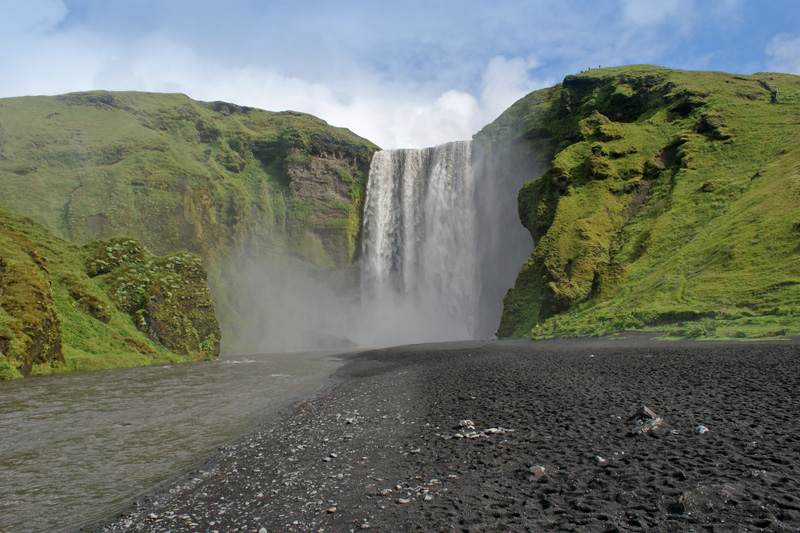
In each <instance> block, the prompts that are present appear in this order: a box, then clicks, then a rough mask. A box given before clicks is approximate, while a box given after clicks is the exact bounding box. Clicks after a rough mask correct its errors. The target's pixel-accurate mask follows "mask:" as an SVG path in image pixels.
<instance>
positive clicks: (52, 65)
mask: <svg viewBox="0 0 800 533" xmlns="http://www.w3.org/2000/svg"><path fill="white" fill-rule="evenodd" d="M0 49H2V50H3V53H2V54H0V97H8V96H22V95H33V94H61V93H65V92H70V91H82V90H90V89H106V90H140V91H157V92H181V93H185V94H187V95H189V96H191V97H192V98H195V99H198V100H225V101H231V102H235V103H238V104H242V105H249V106H254V107H260V108H263V109H269V110H275V111H279V110H284V109H293V110H296V111H304V112H308V113H312V114H314V115H317V116H319V117H321V118H323V119H325V120H327V121H328V122H329V123H331V124H334V125H336V126H344V127H348V128H350V129H351V130H353V131H354V132H356V133H358V134H359V135H362V136H364V137H367V138H368V139H370V140H372V141H374V142H376V143H377V144H378V145H380V146H382V147H385V148H398V147H419V146H429V145H433V144H437V143H441V142H445V141H449V140H456V139H466V138H469V137H470V136H471V135H472V134H473V133H475V132H476V131H477V130H478V129H480V128H481V127H482V126H484V125H485V124H487V123H489V122H491V121H492V120H493V119H494V118H496V117H497V115H499V114H500V113H501V112H502V111H503V110H504V109H506V108H507V107H508V106H509V105H511V104H512V103H513V102H514V101H516V100H517V99H518V98H520V97H522V96H524V95H525V94H526V93H528V92H530V91H532V90H535V89H539V88H542V87H547V86H550V85H553V84H555V83H558V82H559V81H561V79H563V77H564V76H566V75H567V74H572V73H576V72H579V71H581V70H585V69H586V68H588V67H597V66H617V65H625V64H635V63H650V64H655V65H661V66H666V67H671V68H681V69H691V70H721V71H727V72H736V73H743V74H750V73H754V72H763V71H779V72H791V73H795V74H800V1H798V0H770V1H768V2H765V1H762V0H717V1H715V0H660V1H651V0H593V1H586V0H560V1H536V0H529V1H520V0H517V1H509V0H492V1H484V2H479V1H472V0H460V1H449V0H447V1H436V0H426V1H417V0H404V1H402V2H396V1H380V0H372V1H369V2H367V1H361V0H350V1H348V0H340V1H338V2H333V1H330V0H329V1H319V0H291V1H289V0H286V1H284V0H272V1H264V0H261V1H258V0H226V1H224V2H223V1H219V0H25V1H22V0H0Z"/></svg>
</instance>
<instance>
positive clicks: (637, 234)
mask: <svg viewBox="0 0 800 533" xmlns="http://www.w3.org/2000/svg"><path fill="white" fill-rule="evenodd" d="M508 124H512V125H513V127H514V128H515V129H516V131H517V134H518V135H519V136H520V137H521V138H523V139H525V140H526V141H527V142H528V143H530V144H531V145H532V146H533V147H534V148H535V149H536V150H538V151H539V152H540V153H543V154H545V155H544V157H546V158H547V159H549V161H550V163H549V166H548V168H547V170H546V171H545V172H544V174H543V175H542V177H541V178H540V179H538V180H535V181H531V182H529V183H527V184H526V185H525V186H524V187H523V189H522V190H521V191H520V193H519V210H520V217H521V220H522V222H523V224H524V225H525V226H526V227H527V228H528V230H529V231H530V232H531V235H532V236H533V239H534V242H535V245H536V248H535V250H534V252H533V253H532V255H531V258H530V259H529V260H528V261H527V262H526V263H525V265H524V266H523V267H522V269H521V271H520V273H519V275H518V278H517V281H516V284H515V287H514V288H513V289H512V290H510V291H509V293H508V294H507V296H506V298H505V302H504V313H503V318H502V323H501V326H500V334H502V335H504V336H533V337H537V336H547V335H555V334H579V335H587V334H590V335H591V334H600V333H605V332H611V331H619V330H623V329H631V328H640V327H647V326H658V327H660V328H669V329H671V330H672V331H673V332H675V333H676V334H679V335H683V336H694V337H698V336H718V337H745V336H765V335H766V336H771V335H798V334H800V129H798V125H799V124H800V78H798V77H796V76H791V75H783V74H755V75H751V76H739V75H732V74H724V73H717V72H684V71H675V70H668V69H663V68H656V67H649V66H634V67H621V68H612V69H601V70H591V71H587V72H586V73H583V74H581V75H577V76H568V77H567V78H565V80H564V82H563V83H562V84H561V85H559V86H556V87H553V88H550V89H545V90H543V91H537V92H535V93H532V94H531V95H529V96H527V97H526V98H524V99H523V100H521V101H520V102H518V103H517V104H515V105H514V106H513V107H512V108H511V109H509V111H508V112H507V113H506V114H505V115H504V116H501V117H500V119H498V121H497V124H496V125H490V126H489V127H487V131H491V130H492V128H497V127H499V126H498V125H504V127H508ZM478 138H479V139H480V138H481V135H480V134H479V136H478Z"/></svg>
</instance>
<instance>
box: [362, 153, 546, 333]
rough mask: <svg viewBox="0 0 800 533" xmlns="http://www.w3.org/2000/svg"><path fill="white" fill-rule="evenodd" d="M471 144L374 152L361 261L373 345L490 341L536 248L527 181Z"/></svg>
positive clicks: (368, 328)
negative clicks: (524, 201) (523, 200)
mask: <svg viewBox="0 0 800 533" xmlns="http://www.w3.org/2000/svg"><path fill="white" fill-rule="evenodd" d="M487 161H488V160H487V157H486V154H485V153H484V152H483V150H482V149H481V148H480V147H479V146H478V145H477V144H474V143H472V142H471V141H456V142H452V143H447V144H443V145H440V146H436V147H434V148H425V149H420V150H415V149H403V150H385V151H382V152H377V153H376V154H375V155H374V156H373V160H372V165H371V167H370V174H369V181H368V186H367V196H366V202H365V206H364V219H363V245H362V258H361V298H362V310H363V312H364V316H365V320H366V322H367V324H368V327H367V328H366V330H365V336H366V337H367V338H365V339H362V342H364V343H365V344H372V345H376V344H383V345H389V344H401V343H410V342H424V341H438V340H456V339H470V338H481V337H490V336H492V335H493V333H494V331H495V329H496V328H497V324H498V322H499V317H500V312H501V306H502V297H503V294H504V293H505V291H506V290H507V289H508V288H509V287H511V285H512V283H513V279H514V276H515V274H516V272H517V271H518V269H519V266H520V265H521V264H522V262H523V261H524V260H525V258H526V257H527V255H528V254H530V250H531V248H532V244H531V240H530V236H529V235H528V234H527V232H526V231H525V230H524V228H523V227H522V226H521V225H520V224H519V220H518V218H517V216H516V211H517V209H516V195H517V190H518V189H519V187H520V186H521V183H514V181H515V180H513V179H503V178H501V177H500V176H501V174H500V173H498V172H495V171H494V169H493V165H491V164H489V163H488V162H487Z"/></svg>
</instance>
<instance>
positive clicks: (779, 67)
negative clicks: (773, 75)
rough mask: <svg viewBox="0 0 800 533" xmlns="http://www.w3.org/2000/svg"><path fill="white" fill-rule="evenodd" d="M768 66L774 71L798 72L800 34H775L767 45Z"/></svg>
mask: <svg viewBox="0 0 800 533" xmlns="http://www.w3.org/2000/svg"><path fill="white" fill-rule="evenodd" d="M765 52H766V54H767V55H768V56H770V60H769V62H768V68H769V69H770V70H773V71H776V72H787V73H790V74H800V36H797V37H793V36H791V35H787V34H781V35H776V36H775V37H774V38H773V39H772V40H771V41H770V42H769V44H768V45H767V49H766V50H765Z"/></svg>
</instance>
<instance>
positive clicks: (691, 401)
mask: <svg viewBox="0 0 800 533" xmlns="http://www.w3.org/2000/svg"><path fill="white" fill-rule="evenodd" d="M338 375H339V379H340V384H339V385H338V386H336V387H335V388H333V389H332V390H330V391H329V392H327V393H325V394H323V395H321V396H319V397H317V398H315V399H313V400H311V401H308V402H305V403H303V404H300V405H299V406H298V407H297V408H296V409H293V410H292V411H290V412H288V413H287V414H285V415H284V416H282V417H281V418H280V419H279V420H277V421H276V422H274V423H273V424H271V425H269V426H267V427H266V428H265V429H264V430H262V431H260V432H259V433H257V434H254V435H251V436H249V437H247V438H245V439H243V440H242V441H241V442H240V443H239V444H237V445H236V446H231V447H228V448H225V449H221V450H220V451H219V453H218V455H217V456H216V457H214V458H213V459H211V460H210V461H209V462H208V463H207V464H206V465H205V466H203V467H202V468H200V469H198V470H197V471H195V472H192V473H191V474H190V475H189V476H188V478H185V479H183V480H181V481H179V482H178V483H176V484H174V485H172V486H171V487H169V488H168V489H165V490H164V491H162V492H159V493H156V494H153V495H151V496H148V497H147V498H144V499H142V500H140V501H139V502H137V505H136V506H135V508H134V509H132V510H130V512H128V513H126V514H125V515H123V516H121V517H118V518H116V519H115V520H113V521H111V522H109V523H107V524H105V525H103V526H101V527H99V528H96V530H97V531H104V532H121V531H148V532H149V531H173V532H177V531H208V532H212V531H218V532H237V531H239V532H244V531H253V532H258V531H260V530H261V529H262V528H263V529H265V530H267V531H269V532H276V531H298V532H307V531H337V532H338V531H351V530H359V529H362V528H363V529H373V530H376V531H799V530H800V419H798V412H800V343H798V341H797V340H794V341H770V342H749V343H733V342H731V343H725V342H715V343H710V342H702V343H699V342H657V341H649V340H647V338H646V337H643V336H641V335H637V336H631V337H629V338H627V339H623V340H608V339H576V340H554V341H543V342H531V341H513V342H497V341H494V342H493V341H485V342H477V341H476V342H465V343H447V344H436V345H420V346H412V347H401V348H392V349H386V350H377V351H371V352H365V353H361V354H358V355H355V356H353V357H352V358H351V360H350V361H349V362H348V363H347V364H346V365H345V366H344V367H343V368H342V369H341V370H340V371H339V374H338ZM642 406H646V407H648V408H649V409H650V410H651V411H652V412H653V413H654V414H655V415H657V416H658V418H660V419H661V422H660V423H659V424H656V426H657V427H656V429H655V430H653V431H650V432H645V433H636V431H637V429H641V428H642V427H643V426H642V423H646V422H648V421H649V422H653V420H651V419H648V418H647V417H645V419H644V420H640V421H637V420H635V419H634V420H631V419H630V418H631V416H632V415H634V414H635V413H636V412H637V411H639V410H640V409H641V407H642ZM198 423H202V421H198ZM698 426H703V427H705V428H707V431H706V432H703V433H698V432H697V428H698Z"/></svg>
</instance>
